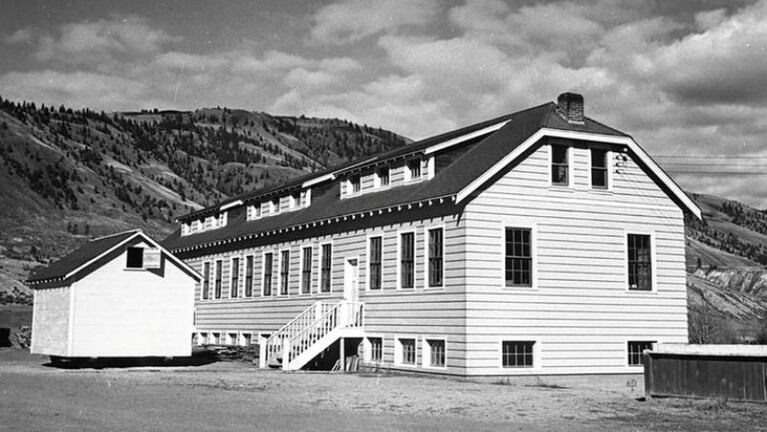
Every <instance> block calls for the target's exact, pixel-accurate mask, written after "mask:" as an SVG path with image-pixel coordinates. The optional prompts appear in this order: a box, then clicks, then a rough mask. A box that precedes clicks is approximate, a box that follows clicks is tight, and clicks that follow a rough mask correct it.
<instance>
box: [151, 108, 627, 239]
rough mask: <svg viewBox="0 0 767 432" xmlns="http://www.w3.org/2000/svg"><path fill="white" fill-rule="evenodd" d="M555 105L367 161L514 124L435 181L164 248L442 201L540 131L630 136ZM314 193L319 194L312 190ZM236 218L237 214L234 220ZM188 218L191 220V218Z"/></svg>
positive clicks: (331, 193)
mask: <svg viewBox="0 0 767 432" xmlns="http://www.w3.org/2000/svg"><path fill="white" fill-rule="evenodd" d="M555 109H556V104H554V103H547V104H544V105H540V106H537V107H533V108H529V109H526V110H523V111H519V112H516V113H513V114H508V115H505V116H502V117H498V118H495V119H492V120H488V121H484V122H482V123H477V124H474V125H471V126H468V127H465V128H462V129H458V130H455V131H452V132H448V133H445V134H441V135H437V136H434V137H431V138H427V139H424V140H421V141H418V142H415V143H412V144H410V145H407V146H404V147H402V148H398V149H395V150H391V151H388V152H385V153H382V154H379V155H375V156H371V157H367V158H364V159H363V160H364V161H365V165H368V164H373V163H375V162H381V161H384V160H389V159H392V158H396V157H398V156H403V155H407V154H411V153H417V152H420V151H423V150H425V149H426V148H428V147H430V146H432V145H435V144H438V143H440V142H443V141H447V140H450V139H452V138H456V137H459V136H463V135H466V134H469V133H472V132H475V131H478V130H481V129H483V128H486V127H488V126H491V125H493V124H496V123H498V122H500V121H506V120H509V122H508V123H506V124H505V125H504V126H503V127H501V128H500V129H498V130H496V131H495V132H491V133H490V134H489V135H487V136H485V137H484V138H482V139H481V140H480V141H479V142H478V143H477V144H476V145H474V146H473V147H472V148H471V149H470V150H468V151H467V152H466V153H465V154H463V155H461V156H460V157H459V158H458V159H456V160H455V161H453V162H452V163H451V164H450V165H448V166H446V167H445V168H443V169H442V170H440V171H439V172H437V173H436V175H435V177H434V178H433V179H432V180H429V181H424V182H420V183H416V184H413V185H407V186H398V187H394V188H391V189H388V190H383V191H380V192H372V193H366V194H362V195H360V196H357V197H353V198H347V199H343V200H342V199H340V198H339V190H338V187H333V188H329V189H327V190H326V191H325V192H324V193H322V194H321V195H318V196H312V203H311V205H310V206H309V207H307V208H305V209H301V210H296V211H291V212H286V213H282V214H278V215H276V216H268V217H264V218H261V219H257V220H253V221H248V220H246V214H245V212H244V211H240V212H237V213H235V212H232V213H230V215H229V216H230V217H229V220H228V222H227V225H226V226H225V227H223V228H219V229H214V230H210V231H204V232H201V233H196V234H191V235H187V236H183V237H182V236H181V232H180V230H177V231H176V232H174V233H173V234H171V235H170V236H168V237H167V238H166V239H165V240H163V242H162V243H163V246H165V247H166V248H168V249H169V250H171V251H174V250H175V251H178V250H180V249H185V248H189V247H193V246H199V245H206V244H211V243H213V242H217V241H221V240H228V239H234V238H238V237H242V236H244V235H248V234H254V233H260V232H268V231H272V230H275V229H280V228H285V227H290V226H296V225H302V224H306V223H311V222H315V221H320V220H325V219H329V218H333V217H338V216H345V215H351V214H355V213H360V212H365V211H371V210H377V209H384V208H387V207H391V206H396V205H400V204H407V203H414V202H418V201H424V200H428V199H437V198H442V197H449V196H452V195H455V194H457V193H458V192H460V191H461V190H462V189H463V188H465V187H466V186H468V185H469V184H470V183H471V182H472V181H473V180H474V179H476V178H477V177H479V176H480V175H481V174H482V173H484V172H486V171H487V170H489V169H490V168H491V167H492V166H493V165H495V164H496V163H497V162H498V161H499V160H501V159H502V158H503V157H504V156H505V155H507V154H508V153H510V152H511V151H512V150H514V149H515V148H516V147H517V146H519V145H520V144H522V143H523V142H524V141H525V140H526V139H527V138H529V137H530V136H531V135H533V134H534V133H535V132H537V131H538V130H539V129H541V128H544V127H545V128H552V129H561V130H572V131H579V132H590V133H596V134H606V135H615V136H627V135H626V134H624V133H622V132H620V131H617V130H615V129H612V128H610V127H607V126H605V125H603V124H601V123H599V122H596V121H594V120H592V119H590V118H587V117H586V118H584V120H585V121H584V123H583V124H572V123H568V122H567V121H566V120H564V119H562V118H561V117H560V116H559V115H558V114H557V113H556V111H555ZM357 163H359V161H355V162H352V163H348V164H344V165H341V166H340V167H335V168H332V169H329V170H326V171H325V172H323V173H314V174H312V175H309V176H304V177H302V178H301V179H297V180H295V181H292V182H289V183H287V184H285V185H283V186H280V187H278V188H272V189H270V190H269V191H267V190H262V191H257V192H253V193H249V194H245V195H242V196H239V197H235V198H231V199H228V200H226V201H224V202H223V203H222V204H219V205H217V206H215V207H209V208H208V209H204V210H201V211H197V212H194V213H192V214H190V215H197V214H202V213H204V212H206V211H208V212H209V211H213V210H214V209H218V207H219V206H220V205H223V204H226V203H229V202H234V201H236V200H238V199H243V200H244V199H247V198H252V197H256V196H259V195H262V194H264V193H268V192H270V191H273V190H278V189H284V188H288V187H295V186H296V185H300V184H301V183H302V182H304V181H306V180H308V179H311V178H315V177H319V176H321V175H324V174H326V173H330V172H337V171H339V170H344V169H347V168H348V167H352V166H354V165H355V164H357ZM313 193H314V190H313ZM233 213H235V214H234V215H233ZM188 216H189V215H188Z"/></svg>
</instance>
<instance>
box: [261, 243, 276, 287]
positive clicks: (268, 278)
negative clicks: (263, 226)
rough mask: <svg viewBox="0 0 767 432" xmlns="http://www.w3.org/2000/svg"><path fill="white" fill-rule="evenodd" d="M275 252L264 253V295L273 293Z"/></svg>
mask: <svg viewBox="0 0 767 432" xmlns="http://www.w3.org/2000/svg"><path fill="white" fill-rule="evenodd" d="M273 261H274V254H272V253H271V252H268V253H265V254H264V286H263V291H264V296H270V295H272V269H273V264H274V263H273Z"/></svg>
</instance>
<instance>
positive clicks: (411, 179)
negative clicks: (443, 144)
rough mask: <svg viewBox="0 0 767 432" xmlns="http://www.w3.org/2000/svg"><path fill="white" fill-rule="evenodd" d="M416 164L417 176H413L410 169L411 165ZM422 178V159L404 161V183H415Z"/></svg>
mask: <svg viewBox="0 0 767 432" xmlns="http://www.w3.org/2000/svg"><path fill="white" fill-rule="evenodd" d="M415 162H417V163H418V176H417V177H416V176H413V169H412V168H411V167H410V164H411V163H415ZM422 178H423V158H420V157H419V158H411V159H406V160H405V182H415V181H419V180H421V179H422Z"/></svg>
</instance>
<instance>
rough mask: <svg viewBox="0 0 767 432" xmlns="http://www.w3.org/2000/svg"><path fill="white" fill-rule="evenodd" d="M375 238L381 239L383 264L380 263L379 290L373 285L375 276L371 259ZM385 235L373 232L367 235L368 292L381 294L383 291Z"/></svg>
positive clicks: (366, 288) (366, 285) (366, 280)
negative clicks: (372, 281) (372, 244)
mask: <svg viewBox="0 0 767 432" xmlns="http://www.w3.org/2000/svg"><path fill="white" fill-rule="evenodd" d="M374 238H380V239H381V262H380V275H379V276H380V278H381V280H380V285H379V287H378V288H375V289H374V288H372V284H371V280H372V279H371V278H372V275H373V272H372V260H371V259H370V258H371V252H372V248H371V243H372V239H374ZM384 239H385V236H384V233H383V232H373V233H370V234H368V235H367V238H366V244H365V276H366V277H365V290H366V291H372V292H381V291H383V269H384Z"/></svg>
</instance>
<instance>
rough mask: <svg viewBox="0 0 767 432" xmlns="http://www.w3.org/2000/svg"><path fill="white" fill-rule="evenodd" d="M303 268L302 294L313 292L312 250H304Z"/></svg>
mask: <svg viewBox="0 0 767 432" xmlns="http://www.w3.org/2000/svg"><path fill="white" fill-rule="evenodd" d="M303 258H304V259H303V263H302V264H303V266H302V268H301V294H310V293H311V292H312V248H311V246H310V247H305V248H304V257H303Z"/></svg>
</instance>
